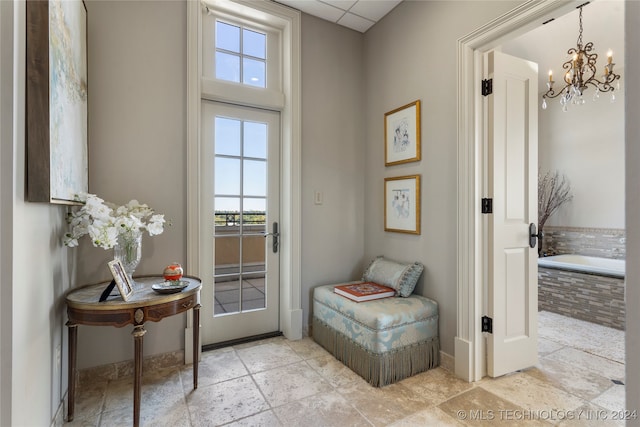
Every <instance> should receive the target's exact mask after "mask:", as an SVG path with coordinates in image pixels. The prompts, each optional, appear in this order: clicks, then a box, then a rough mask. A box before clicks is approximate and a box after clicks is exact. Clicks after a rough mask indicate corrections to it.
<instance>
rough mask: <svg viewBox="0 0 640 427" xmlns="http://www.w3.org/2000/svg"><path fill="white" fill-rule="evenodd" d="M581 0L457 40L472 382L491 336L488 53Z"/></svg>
mask: <svg viewBox="0 0 640 427" xmlns="http://www.w3.org/2000/svg"><path fill="white" fill-rule="evenodd" d="M579 4H580V2H578V1H570V2H567V1H562V0H530V1H528V2H526V3H523V4H522V5H520V6H518V7H517V8H515V9H513V10H511V11H509V12H507V13H506V14H504V15H502V16H500V17H498V18H496V19H495V20H493V21H491V22H489V23H488V24H486V25H484V26H482V27H480V28H478V29H477V30H475V31H473V32H472V33H470V34H468V35H466V36H464V37H462V38H461V39H459V40H458V43H457V49H458V50H457V55H458V254H457V295H458V302H457V310H458V311H457V313H458V318H457V331H456V337H455V341H454V345H455V374H456V376H458V377H459V378H462V379H464V380H466V381H478V380H480V379H482V377H483V376H485V375H486V359H485V351H484V345H485V340H484V337H483V336H482V332H481V317H482V315H483V307H484V304H485V301H484V296H485V291H486V283H485V282H486V280H485V277H486V271H485V270H486V268H485V265H484V258H483V249H482V248H483V247H485V243H486V242H485V239H484V237H483V230H484V227H483V218H482V214H481V211H480V201H481V198H482V190H483V186H484V181H485V180H484V177H485V172H486V171H485V169H486V168H485V166H484V152H485V149H486V147H485V143H484V137H483V135H484V126H483V99H482V96H481V94H480V80H481V79H482V71H483V70H482V68H483V64H482V56H483V55H482V54H483V53H484V52H487V51H488V50H490V49H493V48H496V47H498V46H499V45H500V43H502V41H504V40H505V39H507V38H512V37H515V36H517V35H520V34H523V33H525V32H527V31H530V30H531V29H533V28H535V27H537V26H539V25H541V24H542V22H544V21H546V20H547V19H549V18H550V17H557V16H559V15H562V14H563V13H566V12H567V11H569V10H572V9H573V8H575V7H576V6H577V5H579Z"/></svg>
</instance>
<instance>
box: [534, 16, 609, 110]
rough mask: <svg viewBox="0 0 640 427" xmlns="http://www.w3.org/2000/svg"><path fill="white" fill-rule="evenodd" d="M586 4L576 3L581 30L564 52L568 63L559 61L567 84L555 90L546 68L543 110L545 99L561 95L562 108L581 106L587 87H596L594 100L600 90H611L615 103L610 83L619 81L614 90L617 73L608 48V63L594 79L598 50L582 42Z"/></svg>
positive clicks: (583, 102) (545, 106)
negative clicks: (575, 43) (546, 77)
mask: <svg viewBox="0 0 640 427" xmlns="http://www.w3.org/2000/svg"><path fill="white" fill-rule="evenodd" d="M587 4H588V3H585V4H583V5H581V6H578V8H579V9H580V32H579V33H578V41H577V46H576V47H575V48H574V47H572V48H571V49H569V50H568V51H567V53H568V54H569V55H571V56H572V58H571V59H569V60H568V61H567V62H565V63H564V64H562V68H563V69H564V70H566V72H565V74H564V82H565V83H566V85H565V86H564V87H563V88H562V89H560V91H558V92H555V91H554V90H553V84H554V83H555V82H554V81H553V71H551V70H549V81H548V82H547V88H548V90H547V93H545V94H544V95H542V109H543V110H546V109H547V98H556V97H558V96H561V98H560V104H561V105H562V111H565V112H566V111H567V110H568V105H569V104H573V105H581V104H585V102H586V101H585V99H584V92H585V90H586V89H587V88H588V87H589V86H593V87H595V89H596V91H595V93H594V94H593V100H594V101H595V100H597V99H598V98H599V97H600V92H611V102H614V101H615V99H616V97H615V95H614V93H613V92H614V87H613V82H615V81H618V84H617V89H620V74H616V73H614V72H613V66H614V65H615V63H614V62H613V52H612V51H611V50H609V52H608V53H607V64H606V65H605V66H604V74H603V75H602V79H603V80H602V81H600V80H598V79H597V78H596V72H597V71H596V61H597V59H598V54H597V53H592V51H593V43H592V42H588V43H587V44H583V43H582V8H583V7H584V6H585V5H587Z"/></svg>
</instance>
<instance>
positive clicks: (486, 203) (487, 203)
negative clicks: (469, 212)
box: [482, 198, 493, 214]
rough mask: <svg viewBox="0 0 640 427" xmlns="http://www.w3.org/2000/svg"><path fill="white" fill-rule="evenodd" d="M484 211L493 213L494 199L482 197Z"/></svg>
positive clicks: (484, 212)
mask: <svg viewBox="0 0 640 427" xmlns="http://www.w3.org/2000/svg"><path fill="white" fill-rule="evenodd" d="M482 213H483V214H490V213H493V199H487V198H484V199H482Z"/></svg>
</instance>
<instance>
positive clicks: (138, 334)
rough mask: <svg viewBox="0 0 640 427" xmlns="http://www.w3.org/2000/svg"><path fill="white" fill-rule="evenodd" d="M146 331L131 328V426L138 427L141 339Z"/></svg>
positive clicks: (140, 387) (140, 389) (141, 328)
mask: <svg viewBox="0 0 640 427" xmlns="http://www.w3.org/2000/svg"><path fill="white" fill-rule="evenodd" d="M146 333H147V331H146V330H145V329H144V325H136V326H135V327H134V328H133V332H131V334H132V335H133V340H134V346H135V355H134V370H133V373H134V378H133V425H134V427H138V426H139V425H140V400H141V397H142V337H143V336H144V334H146Z"/></svg>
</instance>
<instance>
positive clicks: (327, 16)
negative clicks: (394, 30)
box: [277, 0, 402, 33]
mask: <svg viewBox="0 0 640 427" xmlns="http://www.w3.org/2000/svg"><path fill="white" fill-rule="evenodd" d="M277 1H278V3H282V4H285V5H287V6H290V7H293V8H294V9H298V10H300V11H302V12H305V13H308V14H309V15H313V16H317V17H318V18H322V19H324V20H327V21H330V22H334V23H336V24H338V25H342V26H344V27H347V28H351V29H352V30H356V31H359V32H361V33H364V32H365V31H367V30H368V29H369V28H371V26H373V24H375V23H376V22H378V21H379V20H380V19H381V18H382V17H383V16H385V15H386V14H387V13H389V12H391V10H392V9H393V8H394V7H396V6H397V5H398V4H399V3H400V2H401V1H402V0H277Z"/></svg>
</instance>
